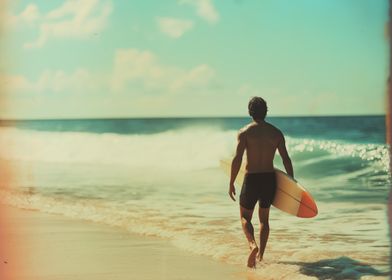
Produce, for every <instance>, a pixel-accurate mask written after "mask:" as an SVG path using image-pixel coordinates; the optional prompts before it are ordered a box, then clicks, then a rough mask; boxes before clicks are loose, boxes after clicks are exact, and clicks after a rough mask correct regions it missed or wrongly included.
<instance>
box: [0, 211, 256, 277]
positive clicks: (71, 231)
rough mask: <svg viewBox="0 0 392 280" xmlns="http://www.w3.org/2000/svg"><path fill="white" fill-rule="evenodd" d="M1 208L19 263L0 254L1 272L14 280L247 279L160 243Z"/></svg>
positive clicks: (242, 273) (242, 271) (60, 218)
mask: <svg viewBox="0 0 392 280" xmlns="http://www.w3.org/2000/svg"><path fill="white" fill-rule="evenodd" d="M4 208H6V210H7V218H8V221H9V223H8V224H9V229H8V231H7V234H8V235H9V236H8V237H9V238H8V239H7V240H12V242H13V244H12V245H14V246H12V247H13V248H18V250H17V251H18V255H17V256H15V257H14V258H16V257H17V258H18V259H17V260H16V259H13V256H11V255H7V253H4V252H0V257H1V259H2V263H1V268H0V269H2V270H3V271H5V272H7V271H8V272H9V273H12V275H13V276H14V278H12V279H15V280H32V279H40V280H60V279H61V280H71V279H83V280H90V279H91V280H101V279H102V280H108V279H110V280H115V279H118V280H123V279H141V280H142V279H157V280H159V279H187V280H188V279H189V280H194V279H249V277H248V276H250V275H247V270H246V268H242V267H240V266H236V265H227V264H224V263H220V262H217V261H214V260H212V259H210V258H208V257H203V256H197V255H192V254H191V253H189V252H186V251H183V250H181V249H178V248H176V247H175V246H174V245H172V244H170V242H169V241H166V240H162V239H159V238H154V237H145V236H138V235H136V234H131V233H128V232H124V231H120V230H118V229H116V228H110V227H107V226H104V225H101V224H96V223H92V222H88V221H77V220H72V219H70V218H67V217H63V216H60V215H54V214H47V213H42V212H39V211H31V210H24V209H18V208H14V207H10V206H5V205H3V208H2V209H4ZM6 237H7V236H6ZM11 237H12V239H11ZM3 260H4V261H3ZM13 261H14V262H16V261H17V263H18V264H19V265H22V267H23V269H20V268H19V269H18V271H17V272H16V271H9V270H11V269H12V267H14V266H13V263H12V262H13ZM12 270H13V269H12ZM15 272H16V273H15Z"/></svg>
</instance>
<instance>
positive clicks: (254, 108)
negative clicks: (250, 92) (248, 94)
mask: <svg viewBox="0 0 392 280" xmlns="http://www.w3.org/2000/svg"><path fill="white" fill-rule="evenodd" d="M248 110H249V115H250V116H251V117H252V118H253V119H254V120H264V119H265V116H266V115H267V102H265V100H264V99H263V98H261V97H258V96H255V97H252V99H251V100H250V101H249V104H248Z"/></svg>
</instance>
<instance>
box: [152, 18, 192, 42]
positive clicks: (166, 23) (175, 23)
mask: <svg viewBox="0 0 392 280" xmlns="http://www.w3.org/2000/svg"><path fill="white" fill-rule="evenodd" d="M157 23H158V27H159V29H160V30H161V31H162V32H163V33H165V34H166V35H168V36H169V37H172V38H180V37H181V36H182V35H184V34H185V32H187V31H189V30H191V29H192V27H193V21H191V20H184V19H176V18H169V17H159V18H157Z"/></svg>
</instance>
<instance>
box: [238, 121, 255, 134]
mask: <svg viewBox="0 0 392 280" xmlns="http://www.w3.org/2000/svg"><path fill="white" fill-rule="evenodd" d="M252 127H253V123H248V124H247V125H245V126H243V127H242V128H240V130H239V131H238V134H246V133H247V132H248V131H249V129H251V128H252Z"/></svg>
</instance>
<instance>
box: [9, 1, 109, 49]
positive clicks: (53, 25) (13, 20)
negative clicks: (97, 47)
mask: <svg viewBox="0 0 392 280" xmlns="http://www.w3.org/2000/svg"><path fill="white" fill-rule="evenodd" d="M112 9H113V7H112V2H111V1H101V0H83V1H82V0H66V1H65V2H63V4H62V5H61V6H59V7H57V8H55V9H53V10H51V11H48V12H47V13H46V14H42V13H41V12H40V11H39V8H38V6H36V5H35V4H29V5H27V6H26V8H25V9H24V10H23V11H22V12H21V13H20V14H18V15H12V14H11V15H10V14H9V15H8V16H7V19H6V24H7V25H8V26H17V25H22V24H27V25H29V26H30V27H34V28H38V29H39V35H38V37H37V38H36V39H35V40H33V41H31V42H28V43H26V44H25V45H24V47H25V48H28V49H31V48H41V47H43V46H44V45H45V44H46V43H47V42H48V41H49V40H50V39H52V38H57V39H64V38H68V39H85V38H88V37H89V36H91V35H92V34H93V33H97V32H101V31H102V30H103V29H104V28H105V27H106V25H107V21H108V17H109V15H110V14H111V13H112Z"/></svg>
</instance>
